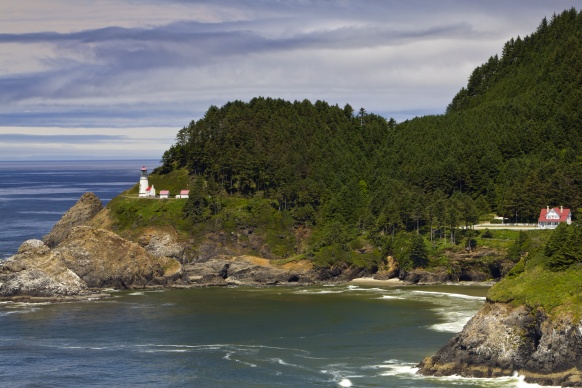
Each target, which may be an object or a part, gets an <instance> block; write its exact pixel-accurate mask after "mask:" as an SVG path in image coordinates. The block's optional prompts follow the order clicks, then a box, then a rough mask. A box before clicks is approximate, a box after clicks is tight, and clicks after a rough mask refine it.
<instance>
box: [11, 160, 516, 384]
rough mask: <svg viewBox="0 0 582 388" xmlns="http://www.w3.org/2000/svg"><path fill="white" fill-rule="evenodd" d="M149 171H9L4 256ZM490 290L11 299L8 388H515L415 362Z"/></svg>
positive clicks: (52, 165)
mask: <svg viewBox="0 0 582 388" xmlns="http://www.w3.org/2000/svg"><path fill="white" fill-rule="evenodd" d="M142 164H146V166H148V167H150V166H153V165H154V164H155V163H154V162H152V161H149V163H148V161H145V162H144V161H138V162H127V161H123V162H59V163H56V162H48V163H39V162H24V163H23V162H20V163H7V162H0V219H1V221H2V228H1V229H0V255H2V256H0V257H4V258H5V257H8V256H10V255H11V254H13V253H14V252H15V251H16V250H17V249H18V246H19V245H20V243H21V242H22V241H24V240H26V239H28V238H40V237H42V235H44V234H46V233H47V232H48V231H49V230H50V228H51V227H52V225H53V224H54V223H55V222H56V221H57V220H58V219H59V218H60V216H61V215H62V213H64V212H65V211H66V210H67V209H68V208H69V207H70V206H72V205H73V204H74V203H75V202H76V201H77V199H78V198H79V197H80V196H81V195H82V194H83V193H84V192H86V191H93V192H95V193H96V194H97V195H98V196H99V197H100V198H101V199H102V200H103V201H104V202H107V201H108V200H110V199H111V198H113V197H114V196H115V195H117V194H119V193H120V192H121V191H123V190H126V189H127V188H129V187H131V186H132V185H133V184H135V183H136V182H137V181H138V180H139V168H140V167H141V165H142ZM486 291H487V289H486V288H484V287H477V286H438V287H397V286H396V287H395V286H363V285H355V284H345V285H334V286H309V287H301V286H297V287H269V288H251V287H237V288H202V289H191V290H166V291H145V292H142V291H123V292H119V291H115V290H111V291H110V292H109V293H110V295H111V297H109V298H105V299H101V300H94V301H87V302H75V303H64V304H17V303H0V386H9V387H86V386H89V387H122V386H123V387H126V386H140V387H142V386H144V387H277V386H288V387H311V386H320V387H350V386H353V387H403V386H409V387H448V386H455V387H476V386H477V387H481V386H489V387H499V386H507V387H515V386H518V385H522V383H520V382H519V380H518V379H517V378H507V379H489V380H487V379H462V378H440V379H437V378H425V377H419V376H416V375H415V371H416V369H415V365H416V364H417V363H418V362H419V361H421V360H422V359H423V358H424V357H425V356H428V355H431V354H432V353H434V352H435V351H436V350H437V349H438V348H440V347H441V346H442V345H444V344H445V343H446V342H447V340H449V339H450V338H451V337H452V336H453V335H454V333H456V332H458V331H460V330H461V328H462V327H463V325H464V323H465V322H466V321H467V320H468V319H469V318H470V317H471V316H472V315H473V314H474V313H475V312H476V311H477V310H478V309H479V307H480V306H481V305H482V304H483V301H484V295H485V294H486Z"/></svg>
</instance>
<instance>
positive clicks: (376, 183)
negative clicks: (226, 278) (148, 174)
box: [155, 8, 582, 265]
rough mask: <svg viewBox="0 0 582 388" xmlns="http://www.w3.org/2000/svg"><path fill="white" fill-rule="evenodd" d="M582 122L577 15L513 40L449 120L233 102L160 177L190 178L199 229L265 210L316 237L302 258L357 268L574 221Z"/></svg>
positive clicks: (194, 134)
mask: <svg viewBox="0 0 582 388" xmlns="http://www.w3.org/2000/svg"><path fill="white" fill-rule="evenodd" d="M581 114H582V12H580V13H579V12H578V11H576V10H575V9H574V8H572V9H570V10H566V11H564V12H563V13H561V14H559V15H553V16H552V17H551V18H550V19H549V20H547V19H545V18H544V19H543V20H542V21H541V23H540V25H539V27H538V28H537V30H536V31H535V32H533V33H532V34H531V35H528V36H525V37H519V36H518V37H516V38H513V39H511V40H509V41H508V42H506V43H505V45H504V46H503V49H502V54H501V55H500V56H497V55H495V56H492V57H491V58H489V59H488V60H487V61H486V62H485V63H484V64H482V65H481V66H479V67H477V68H476V69H475V70H474V71H473V72H472V73H471V74H470V75H469V77H468V82H467V86H466V87H464V88H462V89H461V90H460V91H459V92H458V93H457V95H456V96H454V97H453V98H452V101H451V103H450V104H449V105H448V107H447V109H446V112H444V113H443V114H442V115H435V116H424V117H417V118H414V119H412V120H408V121H405V122H402V123H397V122H396V121H395V120H394V119H391V118H390V119H387V118H384V117H381V116H379V115H376V114H374V113H371V112H367V111H366V109H365V108H359V109H354V108H353V107H352V106H350V105H349V104H346V105H345V106H343V107H340V106H337V105H330V104H328V103H326V102H324V101H315V102H311V101H308V100H303V101H293V102H291V101H285V100H281V99H274V98H263V97H258V98H254V99H252V100H250V101H248V102H243V101H232V102H229V103H227V104H225V105H224V106H222V107H216V106H211V107H210V108H209V109H208V111H207V112H206V113H205V115H204V117H202V118H201V119H199V120H198V121H192V122H190V123H189V124H188V125H187V126H185V127H184V128H182V129H181V130H179V131H178V134H177V136H176V142H175V144H174V145H172V146H171V147H170V148H169V149H168V150H167V151H166V152H165V153H164V154H163V157H162V166H161V167H159V168H158V169H157V170H156V171H155V173H156V174H158V175H165V174H170V173H172V172H173V171H178V170H184V169H185V170H186V171H187V172H188V174H189V176H190V180H191V182H192V184H191V186H190V187H191V196H190V199H189V200H188V203H187V205H186V206H185V208H184V216H185V217H186V218H187V219H189V220H191V221H192V222H193V223H194V224H196V223H204V222H206V221H208V220H211V219H213V217H214V218H215V217H217V216H218V215H219V214H223V215H222V217H224V213H223V212H224V210H225V209H226V208H227V207H228V206H229V203H232V198H241V199H245V200H246V201H247V202H245V203H246V208H247V210H248V212H249V214H251V213H252V214H259V213H260V211H261V210H260V209H259V208H260V207H261V206H262V205H261V204H264V203H268V204H269V205H270V207H271V210H272V211H273V212H274V213H273V214H277V215H276V218H277V220H279V221H278V222H279V223H280V225H282V226H281V227H282V228H291V227H294V226H295V227H296V226H297V225H303V226H306V227H309V228H311V229H312V230H313V232H312V238H311V240H310V245H309V247H308V248H306V249H303V250H304V252H302V253H304V254H305V255H306V256H307V257H311V258H313V259H315V260H316V261H318V262H321V263H332V262H334V261H337V260H345V261H347V262H350V260H352V261H353V252H354V251H357V250H358V249H359V247H360V248H361V246H362V241H364V240H365V241H366V243H367V244H371V245H372V246H373V247H374V249H376V250H377V251H379V252H384V253H393V252H394V250H395V247H396V246H397V245H396V241H397V240H398V238H400V237H399V236H402V235H408V236H414V235H416V234H421V235H423V236H425V239H426V240H427V241H430V242H433V243H434V241H437V240H446V241H449V242H452V243H456V242H458V241H459V239H460V238H461V237H463V236H465V237H466V232H463V231H461V227H463V226H470V225H472V224H474V223H476V222H478V220H479V219H486V218H487V217H489V218H491V214H497V215H500V216H502V217H504V218H506V219H507V220H508V221H510V222H520V223H521V222H536V220H537V217H538V215H539V211H540V209H541V208H544V207H546V206H564V207H566V208H570V209H572V210H573V214H574V217H576V214H577V212H578V209H579V208H581V207H582V206H581V205H582V204H581V201H582V117H581ZM253 212H255V213H253ZM257 212H258V213H257ZM273 217H274V216H273ZM251 218H252V219H253V221H252V223H255V224H256V223H260V222H261V221H260V220H261V217H259V216H257V217H254V218H253V217H251ZM263 221H264V220H263ZM245 222H246V223H248V222H251V221H248V220H247V221H245ZM265 222H266V221H265ZM269 222H271V221H269ZM235 224H236V222H235ZM407 241H409V243H408V244H409V246H410V244H413V243H414V241H415V239H414V238H413V237H410V238H409V239H408V240H407ZM469 241H470V236H469ZM293 253H298V248H297V247H290V248H289V249H288V250H287V251H285V250H283V251H281V253H280V256H282V257H285V256H289V255H292V254H293ZM424 256H425V255H424V254H423V253H421V254H420V256H419V257H420V259H422V258H423V257H424ZM350 257H351V259H350ZM407 257H408V258H409V260H411V259H410V258H411V257H413V258H414V257H416V256H414V255H412V256H411V255H409V256H407ZM408 264H409V265H421V264H422V263H410V262H409V263H408Z"/></svg>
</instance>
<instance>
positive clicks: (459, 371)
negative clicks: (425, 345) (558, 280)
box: [418, 303, 582, 386]
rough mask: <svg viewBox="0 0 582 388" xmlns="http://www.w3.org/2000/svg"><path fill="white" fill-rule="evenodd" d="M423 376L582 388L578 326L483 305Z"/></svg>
mask: <svg viewBox="0 0 582 388" xmlns="http://www.w3.org/2000/svg"><path fill="white" fill-rule="evenodd" d="M419 368H420V369H419V371H418V373H420V374H423V375H434V376H450V375H461V376H466V377H499V376H511V375H512V374H513V373H514V372H517V373H519V374H520V375H523V376H525V379H526V381H528V382H531V383H538V384H544V385H563V386H582V326H581V325H580V320H579V319H578V318H574V317H572V316H570V315H560V316H558V317H557V318H554V319H551V318H550V317H548V316H547V315H546V314H545V312H544V311H542V310H541V309H538V310H532V309H530V308H527V307H525V306H519V307H513V306H510V305H507V304H502V303H486V304H485V306H483V308H482V309H481V310H480V311H479V312H478V313H477V314H476V315H475V316H474V317H473V318H472V319H471V320H470V321H469V322H468V323H467V325H466V326H465V327H464V329H463V331H461V332H460V333H459V334H457V335H456V336H455V337H453V339H451V340H450V341H449V343H448V344H447V345H445V346H444V347H443V348H442V349H440V350H439V351H438V352H437V353H436V354H435V355H434V356H432V357H427V358H426V359H424V360H423V361H422V362H421V363H420V365H419Z"/></svg>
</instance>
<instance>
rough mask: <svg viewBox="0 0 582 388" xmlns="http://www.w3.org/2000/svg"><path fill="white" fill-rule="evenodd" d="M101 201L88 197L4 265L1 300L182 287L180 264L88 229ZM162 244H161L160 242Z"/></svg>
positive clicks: (0, 279) (0, 276) (0, 278)
mask: <svg viewBox="0 0 582 388" xmlns="http://www.w3.org/2000/svg"><path fill="white" fill-rule="evenodd" d="M102 209H103V205H102V204H101V200H99V198H97V197H96V196H95V195H94V194H93V193H85V194H83V196H81V198H80V199H79V200H78V201H77V203H76V204H75V205H74V206H73V207H72V208H71V209H69V210H68V211H67V212H66V213H65V214H64V215H63V217H62V218H61V220H59V222H57V223H56V224H55V226H54V227H53V229H52V230H51V231H50V233H49V234H47V235H46V236H45V237H44V242H43V241H40V240H28V241H25V242H24V243H23V244H22V245H21V247H20V248H19V250H18V252H17V253H16V255H14V256H12V257H10V258H8V259H7V260H6V261H4V262H2V263H1V264H0V297H2V298H20V299H26V298H49V299H55V298H56V299H58V298H64V297H80V296H87V295H91V294H93V293H94V292H95V291H94V290H95V289H101V288H117V289H124V288H137V287H147V286H155V285H168V284H175V283H179V284H180V283H182V275H183V272H182V266H181V264H180V263H179V262H178V261H177V260H175V259H173V258H169V257H166V256H163V254H164V253H167V252H169V251H171V250H172V249H174V250H175V247H173V246H171V244H166V245H167V248H166V249H165V250H163V249H161V248H160V250H158V251H157V252H156V253H157V255H152V254H151V253H149V252H148V251H147V250H146V249H144V248H143V247H141V246H140V245H139V244H137V243H134V242H131V241H129V240H126V239H123V238H121V237H119V236H118V235H116V234H115V233H113V232H110V231H107V230H104V229H99V228H93V227H89V226H84V225H85V224H87V223H89V222H90V221H91V220H92V219H93V218H95V216H96V215H97V214H98V213H99V212H101V211H102ZM158 245H163V244H161V243H160V244H158Z"/></svg>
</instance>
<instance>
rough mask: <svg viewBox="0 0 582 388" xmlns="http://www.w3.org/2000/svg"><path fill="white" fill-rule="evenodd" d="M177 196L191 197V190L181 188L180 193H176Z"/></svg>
mask: <svg viewBox="0 0 582 388" xmlns="http://www.w3.org/2000/svg"><path fill="white" fill-rule="evenodd" d="M176 198H190V190H181V191H180V194H178V195H176Z"/></svg>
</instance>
